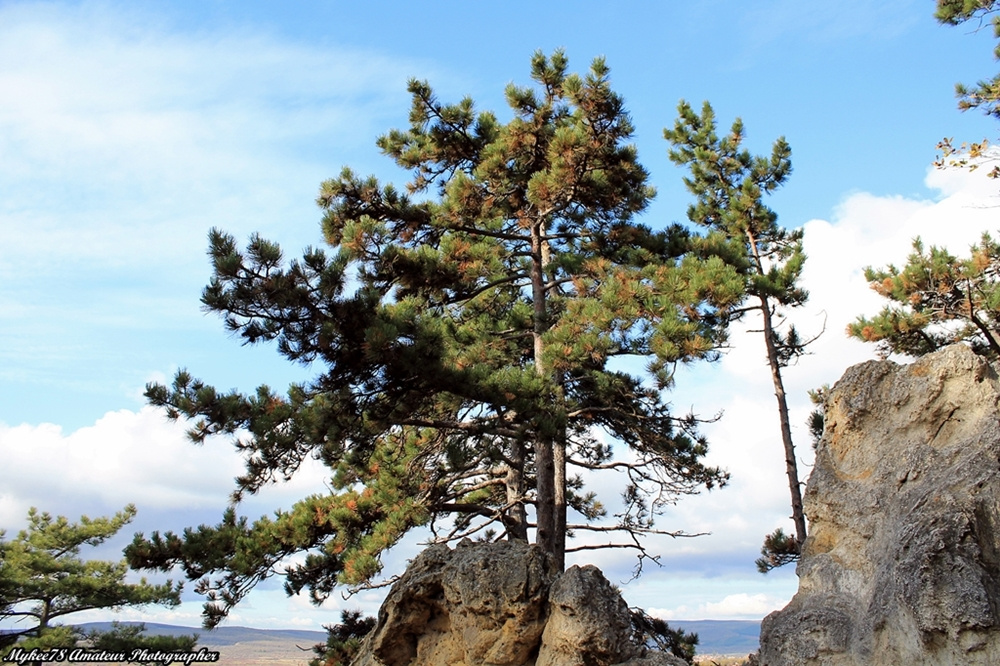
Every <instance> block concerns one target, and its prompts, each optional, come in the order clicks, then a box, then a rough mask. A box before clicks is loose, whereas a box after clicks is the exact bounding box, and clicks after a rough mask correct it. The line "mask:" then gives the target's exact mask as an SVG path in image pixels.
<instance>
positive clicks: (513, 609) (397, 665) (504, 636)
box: [354, 542, 684, 666]
mask: <svg viewBox="0 0 1000 666" xmlns="http://www.w3.org/2000/svg"><path fill="white" fill-rule="evenodd" d="M616 664H620V665H621V666H678V665H679V666H683V664H684V662H683V661H681V660H679V659H677V658H676V657H673V656H670V655H666V654H662V653H654V652H651V651H647V650H646V649H645V648H644V647H642V646H638V645H636V644H634V643H633V642H632V637H631V622H630V617H629V611H628V607H627V606H626V604H625V601H624V600H623V599H622V598H621V595H619V594H618V592H617V590H615V589H614V588H613V587H612V586H611V584H610V583H608V581H607V580H606V579H605V578H604V576H603V575H602V574H601V572H600V570H598V569H597V568H596V567H592V566H587V567H570V568H569V569H568V570H567V571H566V572H565V573H563V574H558V573H557V572H556V571H554V568H553V566H552V563H551V561H550V560H549V559H548V558H547V557H546V556H545V555H544V554H543V553H542V551H541V550H539V549H538V548H535V547H533V546H529V545H527V544H523V543H517V542H499V543H492V544H480V543H476V544H474V543H471V542H463V543H462V544H459V546H458V547H457V548H456V549H455V550H451V549H449V548H448V547H447V546H445V545H437V546H432V547H430V548H428V549H427V550H425V551H424V552H423V553H421V554H420V555H419V556H418V557H417V558H416V559H415V560H413V562H412V564H411V565H410V567H409V568H408V569H407V570H406V573H405V574H403V576H402V577H401V578H400V579H399V580H398V581H397V582H396V583H395V584H394V585H393V587H392V590H391V591H390V592H389V595H388V596H387V597H386V600H385V602H384V603H383V604H382V608H381V609H380V610H379V616H378V624H377V625H376V627H375V630H374V631H373V632H372V633H371V634H370V635H369V636H368V638H367V639H366V640H365V644H364V645H363V647H362V651H361V653H360V654H359V655H358V658H357V659H355V662H354V665H355V666H444V665H447V666H479V665H484V666H612V665H616Z"/></svg>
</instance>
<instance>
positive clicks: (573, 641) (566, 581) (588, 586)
mask: <svg viewBox="0 0 1000 666" xmlns="http://www.w3.org/2000/svg"><path fill="white" fill-rule="evenodd" d="M638 653H639V648H638V646H636V645H635V644H634V643H633V642H632V618H631V616H630V615H629V612H628V605H627V604H626V603H625V600H624V599H622V597H621V595H620V594H618V592H617V591H616V590H615V589H614V588H613V587H611V583H609V582H608V581H607V579H606V578H605V577H604V574H602V573H601V570H600V569H598V568H597V567H595V566H586V567H582V568H581V567H576V566H574V567H570V568H569V569H567V570H566V573H564V574H563V575H562V576H560V577H559V578H557V579H556V581H555V582H554V583H553V584H552V588H551V590H550V591H549V618H548V622H546V624H545V632H544V633H543V634H542V645H541V649H540V650H539V653H538V661H537V663H536V666H590V665H591V664H594V665H597V664H619V663H621V662H623V661H626V660H628V659H631V658H632V657H635V656H637V655H638Z"/></svg>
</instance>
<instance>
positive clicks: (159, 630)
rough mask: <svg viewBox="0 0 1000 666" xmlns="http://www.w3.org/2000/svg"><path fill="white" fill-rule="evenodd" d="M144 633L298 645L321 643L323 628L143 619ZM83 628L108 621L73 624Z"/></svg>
mask: <svg viewBox="0 0 1000 666" xmlns="http://www.w3.org/2000/svg"><path fill="white" fill-rule="evenodd" d="M122 624H139V623H138V622H122ZM145 625H146V633H147V634H148V635H150V636H169V635H174V636H177V635H185V634H187V635H190V634H198V636H199V639H198V644H199V645H235V644H236V643H250V642H253V641H292V642H297V643H298V644H299V645H312V644H314V643H325V642H326V632H325V631H305V630H300V629H253V628H251V627H219V628H217V629H213V630H212V631H206V630H205V629H202V628H200V627H178V626H175V625H172V624H156V623H155V622H146V623H145ZM77 626H78V627H80V628H81V629H83V630H84V631H90V630H91V629H97V630H98V631H108V630H110V629H111V623H110V622H87V623H86V624H80V625H77Z"/></svg>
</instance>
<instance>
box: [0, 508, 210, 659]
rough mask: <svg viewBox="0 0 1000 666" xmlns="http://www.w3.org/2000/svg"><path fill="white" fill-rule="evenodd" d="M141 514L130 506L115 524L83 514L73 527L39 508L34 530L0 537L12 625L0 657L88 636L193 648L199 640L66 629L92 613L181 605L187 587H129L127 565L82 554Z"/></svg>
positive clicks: (3, 604) (2, 583)
mask: <svg viewBox="0 0 1000 666" xmlns="http://www.w3.org/2000/svg"><path fill="white" fill-rule="evenodd" d="M134 516H135V507H134V506H132V505H128V506H126V507H125V509H124V510H122V511H121V512H119V513H117V514H115V515H114V516H113V517H111V518H94V519H90V518H87V517H86V516H83V517H81V518H80V522H79V523H71V522H69V521H68V520H67V519H66V518H64V517H62V516H59V517H52V516H51V515H49V514H48V513H44V512H39V511H37V510H36V509H34V508H33V509H31V510H30V511H29V512H28V523H29V524H28V528H27V529H25V530H22V531H21V532H19V533H18V535H17V537H15V538H14V539H9V540H8V539H4V538H3V537H4V533H3V532H0V621H6V622H7V626H5V628H4V631H3V632H2V633H0V657H2V656H3V655H6V654H8V653H9V652H10V650H11V649H13V648H14V647H19V648H23V649H24V650H27V651H30V650H31V649H33V648H38V649H42V650H45V649H48V648H68V647H73V646H76V645H78V644H79V643H80V641H81V640H83V639H84V638H87V639H88V640H89V641H95V642H96V643H95V644H97V645H101V646H103V645H104V644H109V645H110V644H114V645H123V646H124V645H128V646H130V647H131V648H135V647H144V646H145V645H146V644H147V643H148V642H149V641H154V642H155V643H156V644H160V643H162V644H164V645H170V646H174V647H175V648H176V649H181V648H185V649H186V648H189V647H193V646H194V644H195V641H196V640H197V637H163V638H169V639H170V640H169V641H164V640H161V639H160V638H156V639H152V638H146V637H143V636H141V635H140V634H141V631H138V632H136V631H135V630H134V629H132V628H127V629H121V630H115V631H112V632H110V633H108V634H101V633H92V634H90V635H88V636H84V635H83V634H81V632H79V631H77V630H76V629H74V628H73V627H70V626H66V625H63V624H61V622H63V621H65V618H66V617H67V616H70V615H72V614H74V613H78V612H80V611H85V610H91V609H103V608H106V609H113V610H117V609H120V608H123V607H126V606H130V607H141V606H146V605H149V604H164V605H167V606H176V605H177V604H179V603H180V591H181V585H180V584H178V585H176V586H174V585H173V584H172V583H171V582H170V581H168V582H166V583H164V584H162V585H153V584H150V583H147V582H146V580H145V579H143V580H141V581H140V582H138V583H126V582H125V577H126V575H127V574H128V564H127V563H126V562H125V561H124V560H122V561H119V562H107V561H102V560H84V559H83V558H82V557H81V556H80V550H81V548H82V547H83V546H97V545H100V544H101V543H103V542H104V541H106V540H107V539H109V538H110V537H112V536H114V535H115V534H117V533H118V532H119V531H120V530H121V529H122V527H124V526H125V525H126V524H128V523H129V522H130V521H131V520H132V518H133V517H134ZM57 621H58V622H59V623H57ZM144 641H146V642H144Z"/></svg>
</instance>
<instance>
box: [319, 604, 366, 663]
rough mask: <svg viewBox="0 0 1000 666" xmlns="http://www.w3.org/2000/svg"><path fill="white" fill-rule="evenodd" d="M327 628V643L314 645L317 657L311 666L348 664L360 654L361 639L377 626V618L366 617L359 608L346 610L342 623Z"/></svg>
mask: <svg viewBox="0 0 1000 666" xmlns="http://www.w3.org/2000/svg"><path fill="white" fill-rule="evenodd" d="M325 628H326V643H318V644H316V645H315V646H314V647H313V652H315V653H316V657H315V658H314V659H313V660H311V661H310V662H309V666H348V664H350V663H351V661H353V660H354V657H355V656H356V655H357V654H358V650H359V649H360V648H361V641H362V640H364V638H365V636H367V635H368V634H369V633H370V632H371V630H372V629H374V628H375V618H373V617H364V616H362V614H361V611H359V610H352V611H349V610H345V611H342V612H341V614H340V624H334V625H327V626H326V627H325Z"/></svg>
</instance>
